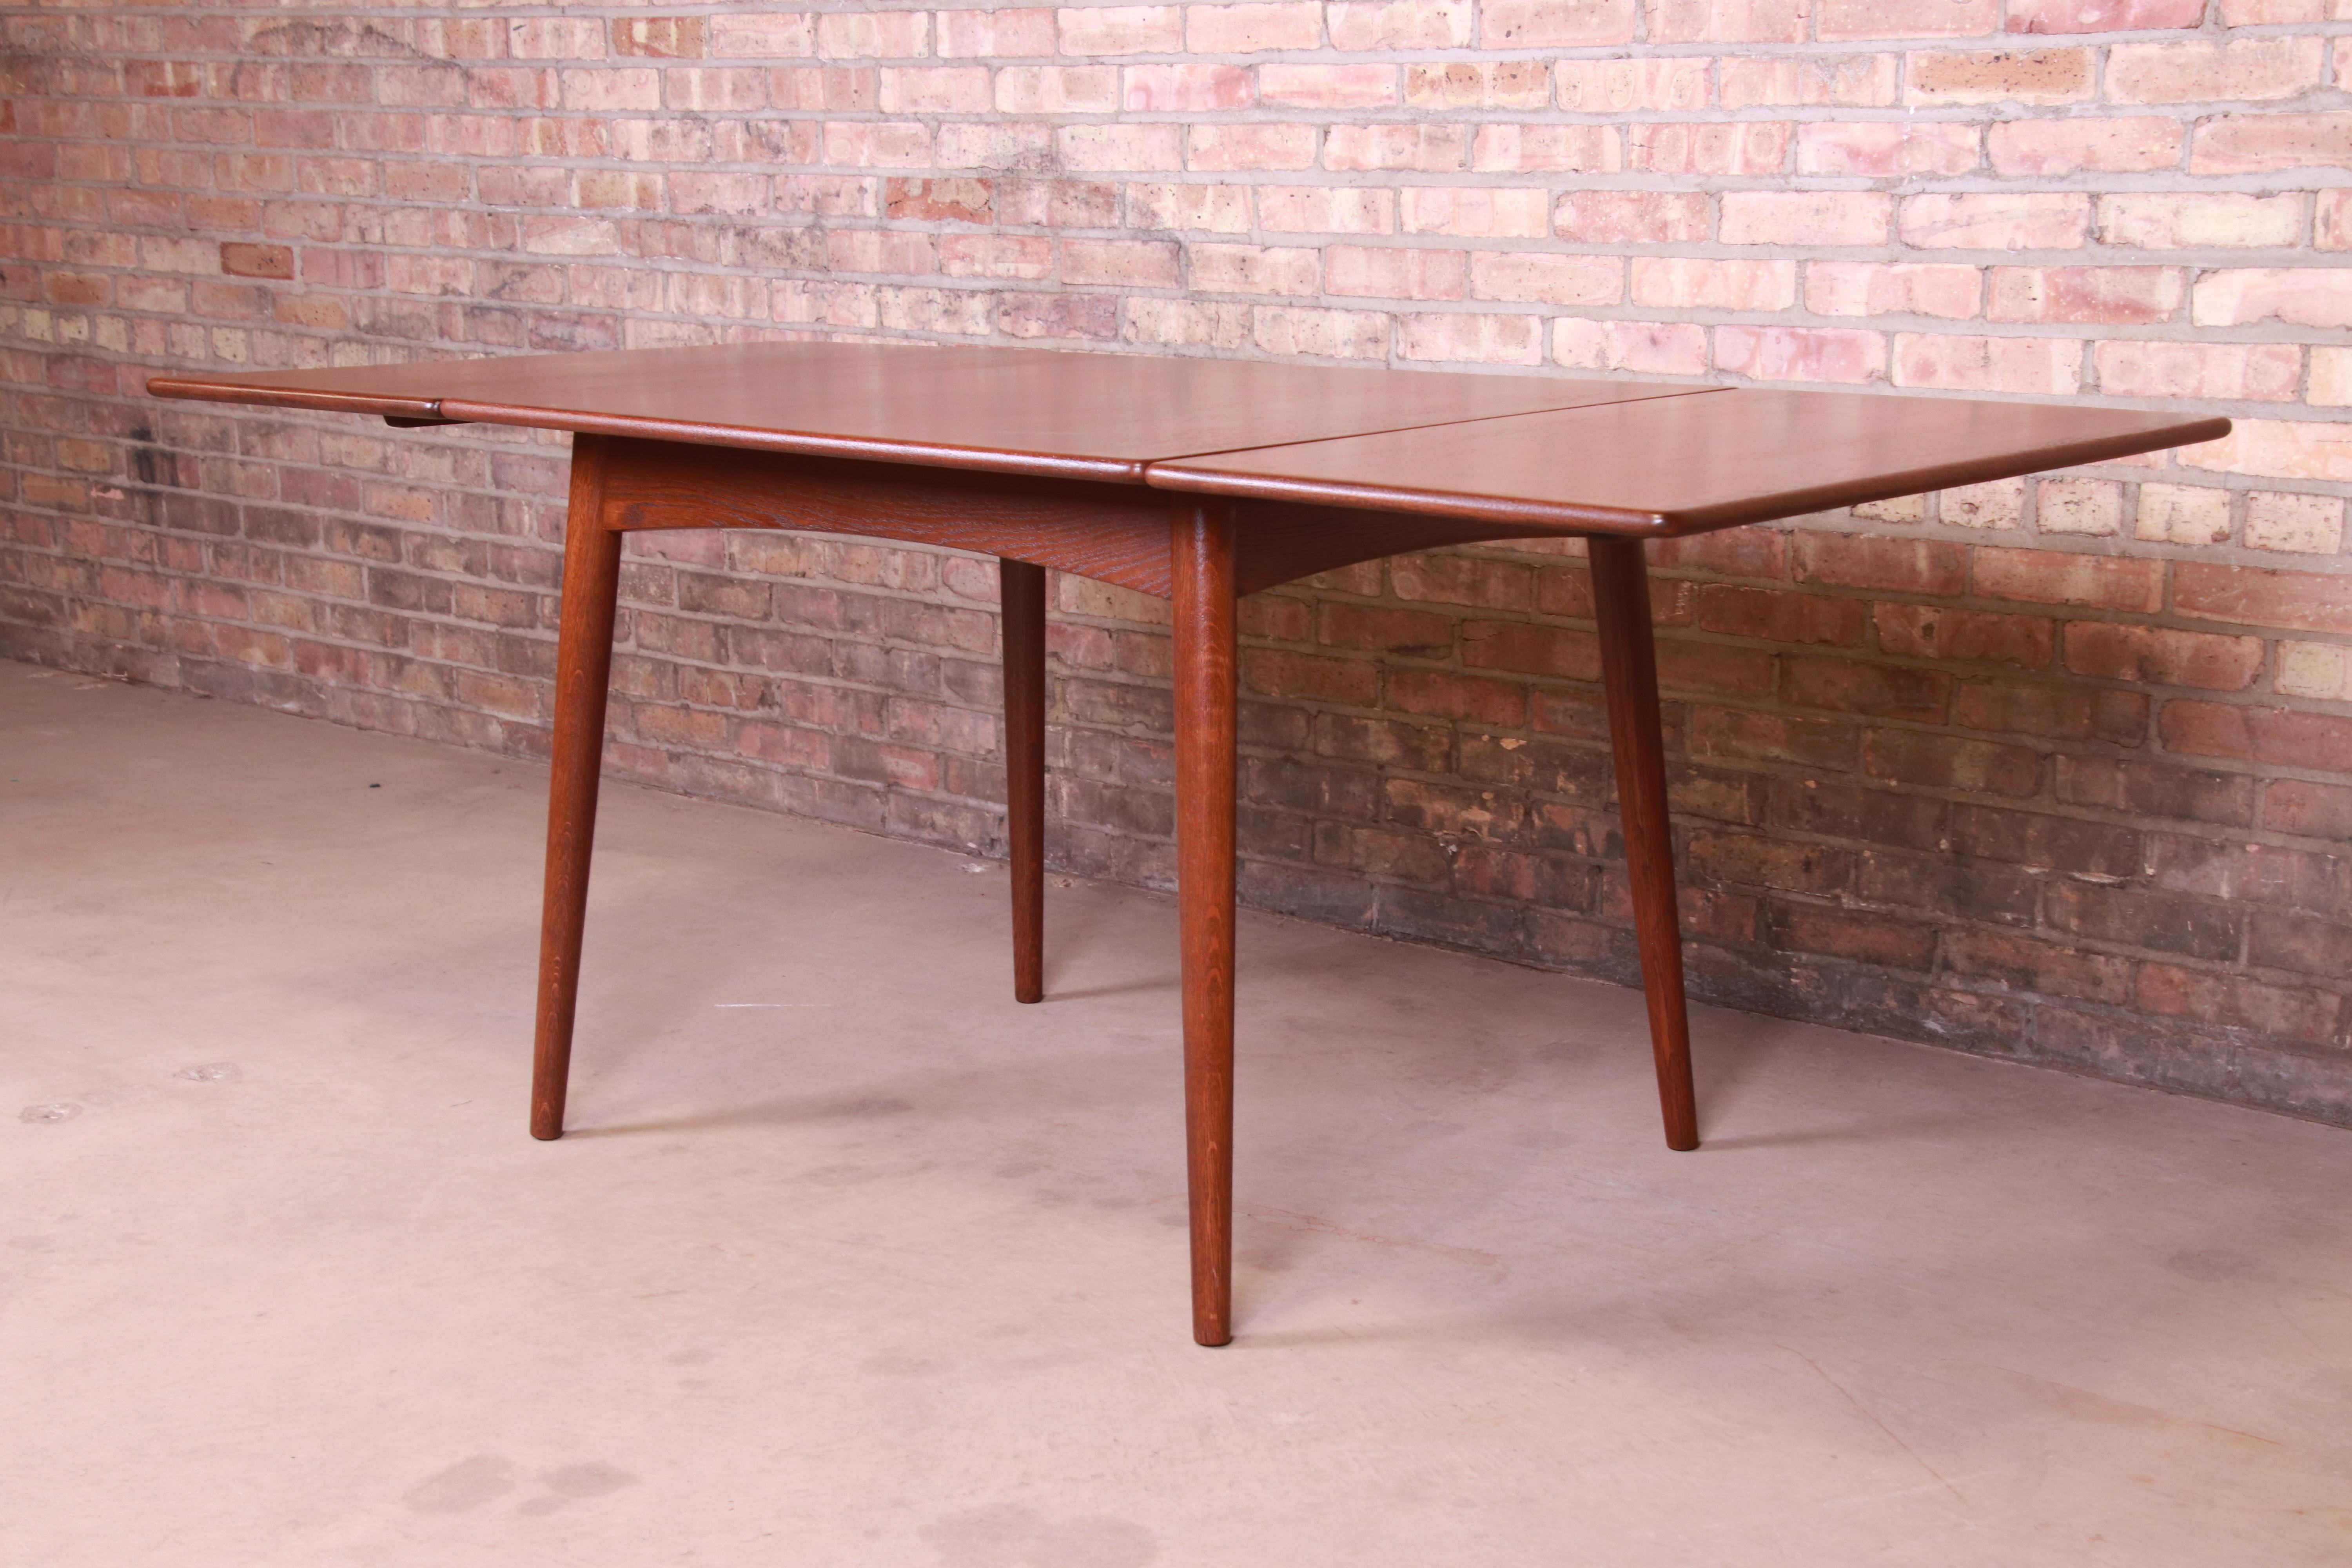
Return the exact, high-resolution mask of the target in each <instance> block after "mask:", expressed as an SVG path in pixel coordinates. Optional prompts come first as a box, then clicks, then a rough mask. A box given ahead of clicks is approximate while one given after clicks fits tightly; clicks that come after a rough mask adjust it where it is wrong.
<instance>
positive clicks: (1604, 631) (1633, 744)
mask: <svg viewBox="0 0 2352 1568" xmlns="http://www.w3.org/2000/svg"><path fill="white" fill-rule="evenodd" d="M1588 543H1589V544H1590V547H1591V561H1592V602H1593V607H1594V611H1595V613H1596V616H1597V617H1598V619H1599V621H1600V623H1601V682H1602V684H1603V686H1605V687H1606V689H1607V690H1608V693H1609V738H1610V742H1611V743H1612V747H1613V749H1614V750H1615V752H1616V754H1617V810H1618V815H1619V816H1620V818H1621V819H1622V821H1623V823H1624V826H1625V869H1626V874H1627V876H1628V877H1629V879H1631V880H1632V882H1633V929H1634V933H1635V935H1636V937H1637V938H1638V939H1639V942H1640V946H1641V952H1642V990H1643V994H1644V995H1645V996H1646V997H1647V998H1648V1000H1649V1004H1650V1045H1651V1048H1652V1049H1653V1050H1654V1052H1655V1053H1656V1055H1657V1058H1658V1103H1659V1106H1660V1108H1661V1109H1662V1110H1664V1113H1665V1122H1666V1147H1668V1148H1669V1149H1696V1148H1697V1147H1698V1098H1697V1093H1696V1090H1695V1089H1693V1087H1692V1085H1691V1060H1690V1017H1689V1014H1688V1012H1687V1010H1686V1009H1685V1005H1684V1002H1683V937H1682V921H1681V917H1680V915H1679V914H1678V913H1677V912H1676V910H1675V847H1674V837H1673V830H1672V827H1671V826H1670V825H1669V823H1668V820H1667V816H1666V758H1665V742H1664V738H1663V736H1662V735H1661V733H1660V731H1659V726H1658V659H1657V647H1656V644H1655V641H1654V635H1653V632H1652V629H1651V626H1650V582H1649V570H1648V567H1647V565H1646V564H1645V563H1644V562H1643V556H1642V549H1643V546H1642V542H1641V541H1640V540H1638V539H1607V538H1594V539H1592V540H1591V541H1589V542H1588Z"/></svg>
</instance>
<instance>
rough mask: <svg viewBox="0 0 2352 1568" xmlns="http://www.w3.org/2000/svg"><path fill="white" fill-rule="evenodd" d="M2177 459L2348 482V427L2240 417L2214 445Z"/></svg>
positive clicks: (2351, 464) (2351, 459) (2184, 451)
mask: <svg viewBox="0 0 2352 1568" xmlns="http://www.w3.org/2000/svg"><path fill="white" fill-rule="evenodd" d="M2179 461H2181V462H2183V463H2186V464H2187V465H2189V467H2190V468H2211V469H2215V470H2218V471H2220V472H2223V473H2239V474H2258V475H2261V476H2262V477H2263V478H2265V479H2323V480H2327V481H2330V482H2333V483H2337V484H2345V483H2352V424H2342V423H2333V422H2331V423H2328V424H2324V425H2323V424H2315V423H2313V422H2311V421H2309V420H2291V419H2240V420H2239V421H2237V424H2236V426H2235V427H2233V428H2232V429H2231V432H2230V434H2228V435H2227V436H2224V437H2221V439H2220V440H2218V441H2208V442H2206V443H2205V444H2204V445H2203V446H2200V447H2182V448H2181V449H2180V452H2179Z"/></svg>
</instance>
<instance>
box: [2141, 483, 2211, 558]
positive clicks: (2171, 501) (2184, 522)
mask: <svg viewBox="0 0 2352 1568" xmlns="http://www.w3.org/2000/svg"><path fill="white" fill-rule="evenodd" d="M2132 537H2133V538H2135V539H2148V540H2154V541H2156V542H2158V543H2163V544H2227V543H2228V542H2230V492H2229V491H2227V490H2222V489H2212V488H2210V486H2206V485H2142V486H2140V488H2139V505H2138V507H2137V510H2135V511H2134V513H2133V517H2132Z"/></svg>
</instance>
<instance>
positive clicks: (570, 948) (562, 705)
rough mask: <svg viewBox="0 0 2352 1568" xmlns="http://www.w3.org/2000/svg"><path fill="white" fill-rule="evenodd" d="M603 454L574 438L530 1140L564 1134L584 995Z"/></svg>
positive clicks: (596, 762) (602, 629)
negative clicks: (575, 1017)
mask: <svg viewBox="0 0 2352 1568" xmlns="http://www.w3.org/2000/svg"><path fill="white" fill-rule="evenodd" d="M607 452H608V448H607V447H606V445H605V443H604V439H603V438H602V437H596V436H580V437H574V438H573V441H572V504H571V511H570V514H569V516H568V518H567V520H566V521H565V523H564V539H563V601H562V624H561V625H560V626H559V627H558V629H557V633H556V651H555V738H554V746H553V758H552V760H553V762H554V764H555V765H554V773H553V776H552V778H551V780H550V782H549V784H548V796H547V895H546V901H545V903H544V904H543V905H542V907H541V917H540V928H539V1030H538V1037H537V1041H536V1044H535V1047H534V1049H533V1051H532V1058H531V1082H530V1135H531V1136H532V1137H534V1138H561V1137H562V1136H563V1093H564V1088H565V1085H566V1082H567V1080H568V1079H569V1078H570V1075H571V1068H572V1013H573V1010H574V1008H575V1007H576V1005H578V1002H579V999H580V939H581V933H582V931H583V929H584V928H585V926H586V923H587V916H588V858H589V854H590V851H591V850H592V849H593V847H594V844H595V837H596V783H597V774H598V773H599V771H600V770H601V768H602V766H603V763H604V694H605V689H606V687H607V685H608V684H609V682H610V680H611V679H612V672H613V614H614V602H615V600H616V598H617V596H618V594H619V590H620V580H621V536H620V534H619V533H618V532H616V531H613V530H611V529H608V528H606V527H605V526H604V473H605V464H606V460H607Z"/></svg>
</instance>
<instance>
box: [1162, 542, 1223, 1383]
mask: <svg viewBox="0 0 2352 1568" xmlns="http://www.w3.org/2000/svg"><path fill="white" fill-rule="evenodd" d="M1172 532H1173V538H1172V540H1171V543H1172V544H1173V546H1174V549H1173V554H1174V557H1175V562H1174V564H1175V645H1176V647H1175V654H1176V883H1177V902H1178V905H1179V908H1180V915H1181V921H1182V925H1183V963H1182V974H1183V989H1184V1136H1185V1154H1186V1172H1187V1175H1188V1177H1189V1180H1188V1183H1187V1185H1188V1187H1189V1189H1190V1195H1191V1202H1192V1338H1193V1339H1194V1340H1195V1341H1197V1342H1200V1343H1202V1344H1204V1345H1221V1344H1223V1343H1225V1342H1227V1341H1229V1340H1231V1339H1232V1338H1233V1337H1234V1330H1233V1296H1234V1291H1233V1257H1234V702H1235V676H1234V599H1235V594H1234V557H1235V551H1234V524H1233V513H1232V510H1231V509H1230V507H1229V506H1228V505H1227V503H1225V502H1224V501H1223V500H1213V499H1210V498H1207V497H1202V498H1198V499H1194V498H1189V497H1188V498H1185V499H1184V500H1180V501H1178V502H1177V503H1176V507H1175V518H1174V527H1173V530H1172Z"/></svg>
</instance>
